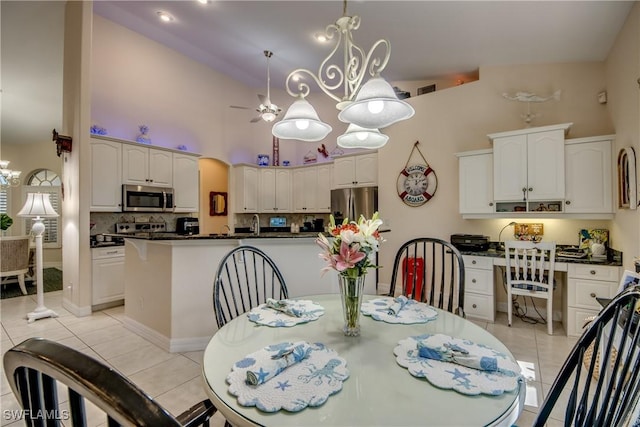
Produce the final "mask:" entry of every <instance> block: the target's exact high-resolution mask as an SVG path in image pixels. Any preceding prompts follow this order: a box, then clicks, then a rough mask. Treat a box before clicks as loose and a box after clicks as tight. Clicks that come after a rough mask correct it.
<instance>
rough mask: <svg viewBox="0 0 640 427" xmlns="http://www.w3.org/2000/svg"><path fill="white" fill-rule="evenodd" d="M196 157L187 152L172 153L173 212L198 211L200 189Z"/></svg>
mask: <svg viewBox="0 0 640 427" xmlns="http://www.w3.org/2000/svg"><path fill="white" fill-rule="evenodd" d="M198 170H199V169H198V158H197V157H195V156H190V155H187V154H177V153H174V154H173V189H174V195H173V197H174V199H173V203H174V205H175V206H174V208H175V210H174V212H198V211H199V210H200V197H199V195H200V189H199V187H200V186H199V172H198Z"/></svg>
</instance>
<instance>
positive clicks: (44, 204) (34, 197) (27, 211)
mask: <svg viewBox="0 0 640 427" xmlns="http://www.w3.org/2000/svg"><path fill="white" fill-rule="evenodd" d="M18 216H19V217H23V218H33V226H32V227H31V231H32V232H33V234H34V235H35V238H36V291H37V300H38V305H37V307H36V309H35V310H34V311H32V312H31V313H28V314H27V320H28V322H29V323H32V322H33V321H35V320H38V319H44V318H46V317H58V314H57V313H56V312H55V311H53V310H50V309H48V308H47V307H45V306H44V288H43V282H42V233H44V229H45V226H44V223H43V222H42V220H43V219H44V218H55V217H57V216H58V213H57V212H56V211H55V209H53V206H51V202H50V201H49V194H48V193H28V194H27V201H26V202H25V203H24V206H23V207H22V209H20V212H18Z"/></svg>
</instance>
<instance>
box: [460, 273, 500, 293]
mask: <svg viewBox="0 0 640 427" xmlns="http://www.w3.org/2000/svg"><path fill="white" fill-rule="evenodd" d="M464 290H465V292H477V293H480V294H485V295H493V269H491V270H478V269H475V268H465V269H464Z"/></svg>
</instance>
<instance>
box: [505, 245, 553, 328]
mask: <svg viewBox="0 0 640 427" xmlns="http://www.w3.org/2000/svg"><path fill="white" fill-rule="evenodd" d="M505 260H506V267H507V268H506V276H507V313H508V317H509V326H511V318H512V316H513V296H514V295H523V296H529V297H532V298H542V299H546V300H547V333H548V334H549V335H553V310H552V308H553V273H554V271H555V260H556V243H555V242H540V243H535V242H529V241H519V240H507V241H506V242H505Z"/></svg>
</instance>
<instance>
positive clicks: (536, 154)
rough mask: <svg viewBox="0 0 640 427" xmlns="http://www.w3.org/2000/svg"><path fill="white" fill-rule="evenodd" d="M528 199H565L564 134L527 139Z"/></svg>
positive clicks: (533, 135) (555, 131)
mask: <svg viewBox="0 0 640 427" xmlns="http://www.w3.org/2000/svg"><path fill="white" fill-rule="evenodd" d="M527 156H528V158H527V182H528V184H527V199H528V200H551V199H564V131H563V130H562V129H557V130H551V131H546V132H537V133H533V134H530V135H527Z"/></svg>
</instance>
